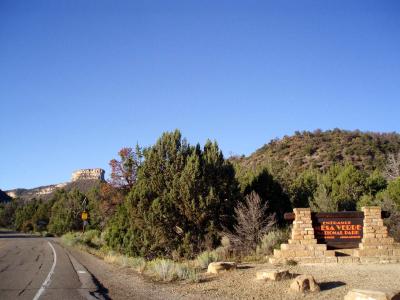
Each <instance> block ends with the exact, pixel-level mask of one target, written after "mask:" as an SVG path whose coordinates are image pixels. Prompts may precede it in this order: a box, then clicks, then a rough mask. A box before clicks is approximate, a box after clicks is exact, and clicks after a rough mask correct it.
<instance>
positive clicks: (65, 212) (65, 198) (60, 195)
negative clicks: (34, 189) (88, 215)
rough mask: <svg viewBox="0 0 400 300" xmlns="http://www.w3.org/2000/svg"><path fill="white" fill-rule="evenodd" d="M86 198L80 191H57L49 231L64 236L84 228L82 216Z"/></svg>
mask: <svg viewBox="0 0 400 300" xmlns="http://www.w3.org/2000/svg"><path fill="white" fill-rule="evenodd" d="M84 198H85V195H84V194H82V193H81V192H79V191H78V190H72V191H70V192H66V191H64V190H61V191H57V192H56V194H55V195H54V198H53V201H54V204H53V206H52V208H51V217H50V223H49V226H48V229H49V231H50V232H52V233H54V234H56V235H62V234H64V233H66V232H68V231H72V230H79V229H80V228H81V227H82V221H81V218H80V214H81V212H82V210H83V207H82V202H83V200H84Z"/></svg>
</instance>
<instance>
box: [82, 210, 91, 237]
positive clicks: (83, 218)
mask: <svg viewBox="0 0 400 300" xmlns="http://www.w3.org/2000/svg"><path fill="white" fill-rule="evenodd" d="M88 218H89V214H88V213H87V211H85V210H84V211H83V212H82V214H81V219H82V221H83V222H82V232H85V227H86V226H87V225H88V221H87V220H88Z"/></svg>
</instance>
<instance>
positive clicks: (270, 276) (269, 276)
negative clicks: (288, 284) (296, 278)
mask: <svg viewBox="0 0 400 300" xmlns="http://www.w3.org/2000/svg"><path fill="white" fill-rule="evenodd" d="M288 277H290V273H289V271H288V270H287V269H265V270H261V271H258V272H257V273H256V279H257V280H272V281H279V280H282V279H285V278H288Z"/></svg>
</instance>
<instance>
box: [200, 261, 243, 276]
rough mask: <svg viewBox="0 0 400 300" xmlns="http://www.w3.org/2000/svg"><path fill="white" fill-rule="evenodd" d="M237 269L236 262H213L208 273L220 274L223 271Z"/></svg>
mask: <svg viewBox="0 0 400 300" xmlns="http://www.w3.org/2000/svg"><path fill="white" fill-rule="evenodd" d="M236 267H237V264H236V263H235V262H227V261H220V262H212V263H210V264H209V265H208V268H207V273H211V274H218V273H220V272H223V271H229V270H233V269H236Z"/></svg>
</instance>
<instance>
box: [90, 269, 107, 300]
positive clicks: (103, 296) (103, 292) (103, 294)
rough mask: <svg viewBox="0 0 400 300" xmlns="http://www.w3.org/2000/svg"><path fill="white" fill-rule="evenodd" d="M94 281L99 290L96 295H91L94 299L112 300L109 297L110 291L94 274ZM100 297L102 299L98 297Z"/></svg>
mask: <svg viewBox="0 0 400 300" xmlns="http://www.w3.org/2000/svg"><path fill="white" fill-rule="evenodd" d="M92 279H93V281H94V283H95V284H96V286H97V290H96V291H95V292H94V293H92V292H91V293H90V294H91V295H92V296H93V297H95V298H98V299H104V300H111V298H110V296H108V289H107V288H106V287H105V286H104V285H102V284H101V282H100V281H99V280H98V279H97V278H96V277H95V276H94V275H93V274H92ZM98 295H100V297H98Z"/></svg>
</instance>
